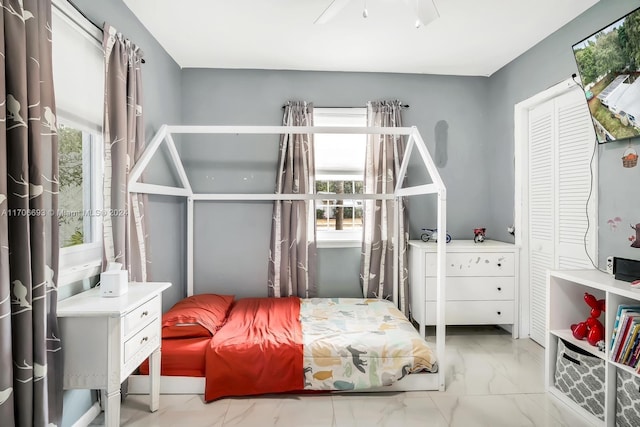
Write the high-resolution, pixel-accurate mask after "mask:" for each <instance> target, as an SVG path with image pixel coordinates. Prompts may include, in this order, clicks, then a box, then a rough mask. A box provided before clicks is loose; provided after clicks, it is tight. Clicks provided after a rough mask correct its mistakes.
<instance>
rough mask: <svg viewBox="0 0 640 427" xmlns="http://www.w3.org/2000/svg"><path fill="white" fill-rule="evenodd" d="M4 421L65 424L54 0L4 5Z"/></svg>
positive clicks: (0, 251) (0, 189)
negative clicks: (58, 308)
mask: <svg viewBox="0 0 640 427" xmlns="http://www.w3.org/2000/svg"><path fill="white" fill-rule="evenodd" d="M0 64H1V65H0V341H1V343H0V424H2V425H3V426H14V425H18V426H50V425H59V424H60V420H61V418H62V351H61V344H60V339H59V338H58V337H59V334H58V323H57V317H56V305H57V304H56V301H57V298H58V291H57V286H56V285H57V280H58V252H59V248H58V221H57V218H56V213H57V209H58V137H57V134H56V106H55V98H54V91H53V76H52V65H51V2H50V1H48V0H24V1H19V0H4V1H3V2H2V8H0Z"/></svg>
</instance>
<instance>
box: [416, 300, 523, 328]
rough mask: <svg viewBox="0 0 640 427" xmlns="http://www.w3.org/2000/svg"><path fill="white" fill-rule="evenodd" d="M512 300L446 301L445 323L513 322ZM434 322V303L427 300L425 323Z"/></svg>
mask: <svg viewBox="0 0 640 427" xmlns="http://www.w3.org/2000/svg"><path fill="white" fill-rule="evenodd" d="M513 312H514V310H513V301H447V303H446V306H445V323H446V324H447V325H502V324H512V323H513V319H514V316H513ZM435 324H436V303H435V302H431V301H430V302H427V325H435Z"/></svg>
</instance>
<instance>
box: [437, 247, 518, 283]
mask: <svg viewBox="0 0 640 427" xmlns="http://www.w3.org/2000/svg"><path fill="white" fill-rule="evenodd" d="M425 262H426V264H425V274H426V276H427V277H435V276H436V271H437V270H436V265H437V263H436V254H435V253H427V254H426V255H425ZM446 274H447V278H448V277H455V276H513V275H515V256H514V254H513V252H475V253H471V252H451V253H447V258H446Z"/></svg>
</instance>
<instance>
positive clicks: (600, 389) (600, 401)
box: [554, 340, 605, 420]
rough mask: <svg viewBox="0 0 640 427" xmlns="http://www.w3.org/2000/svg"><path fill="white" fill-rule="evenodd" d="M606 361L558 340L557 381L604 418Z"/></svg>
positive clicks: (565, 389)
mask: <svg viewBox="0 0 640 427" xmlns="http://www.w3.org/2000/svg"><path fill="white" fill-rule="evenodd" d="M604 365H605V364H604V360H602V359H600V358H598V357H596V356H593V355H591V354H589V353H586V352H585V351H584V350H582V349H580V348H578V347H576V346H574V345H572V344H570V343H567V342H565V341H563V340H558V355H557V359H556V372H555V376H554V377H555V378H554V385H555V386H556V388H557V389H558V390H560V391H561V392H562V393H563V394H564V395H565V396H567V397H568V398H569V399H571V400H573V401H574V402H576V403H577V404H578V405H579V406H581V407H582V408H583V409H586V410H587V411H589V412H591V413H592V414H593V415H595V416H596V417H598V418H600V419H601V420H604V371H605V366H604Z"/></svg>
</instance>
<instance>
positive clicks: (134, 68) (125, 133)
mask: <svg viewBox="0 0 640 427" xmlns="http://www.w3.org/2000/svg"><path fill="white" fill-rule="evenodd" d="M103 48H104V58H105V72H106V80H105V105H104V127H103V136H104V209H105V211H106V212H109V213H110V214H109V215H106V216H105V217H104V218H103V229H104V262H105V263H106V262H119V263H121V264H123V265H124V266H125V268H126V269H127V270H128V271H129V279H130V280H131V281H137V282H146V281H147V280H149V275H148V271H147V268H148V264H149V257H148V256H147V248H148V247H149V245H148V236H147V231H146V221H145V217H146V207H145V206H146V197H145V196H144V195H142V194H136V193H131V194H128V192H127V190H128V184H127V181H128V179H129V172H130V171H131V168H132V167H133V166H134V165H135V163H136V162H137V161H138V158H139V157H140V156H141V155H142V153H143V152H144V148H145V138H144V121H143V116H142V69H141V63H142V56H143V53H142V51H141V50H140V49H139V48H138V46H136V45H135V44H133V43H132V42H131V41H130V40H127V39H126V38H124V36H123V35H122V34H121V33H118V32H117V31H116V29H115V28H113V27H111V26H109V25H105V28H104V40H103Z"/></svg>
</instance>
